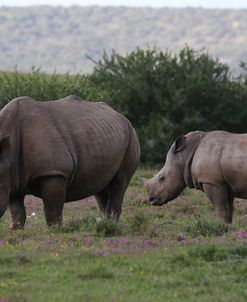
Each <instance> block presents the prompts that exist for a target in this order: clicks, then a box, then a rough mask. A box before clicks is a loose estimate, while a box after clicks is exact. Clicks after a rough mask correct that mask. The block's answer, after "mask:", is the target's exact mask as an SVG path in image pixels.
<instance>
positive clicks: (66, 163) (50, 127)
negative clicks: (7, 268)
mask: <svg viewBox="0 0 247 302" xmlns="http://www.w3.org/2000/svg"><path fill="white" fill-rule="evenodd" d="M139 156H140V148H139V141H138V138H137V136H136V133H135V131H134V129H133V127H132V125H131V124H130V122H129V121H128V120H127V119H126V118H125V117H123V116H122V115H120V114H119V113H117V112H116V111H114V110H113V109H112V108H110V107H109V106H108V105H106V104H104V103H93V102H86V101H83V100H81V99H80V98H79V97H77V96H68V97H67V98H65V99H62V100H59V101H49V102H37V101H34V100H32V99H31V98H29V97H20V98H17V99H14V100H12V101H11V102H10V103H9V104H7V105H6V106H5V107H4V108H3V109H2V110H1V111H0V217H2V215H3V214H4V212H5V210H6V208H7V206H8V207H9V210H10V213H11V217H12V228H13V229H19V228H23V227H24V224H25V220H26V211H25V207H24V197H25V195H26V194H33V195H35V196H37V197H40V198H42V199H43V203H44V212H45V216H46V220H47V224H48V225H54V224H61V222H62V212H63V205H64V202H68V201H74V200H79V199H82V198H85V197H88V196H90V195H95V197H96V199H97V202H98V205H99V208H100V210H101V211H102V212H104V213H106V214H107V215H108V216H109V215H114V217H116V219H119V216H120V214H121V208H122V201H123V197H124V194H125V191H126V189H127V186H128V184H129V181H130V179H131V177H132V175H133V174H134V172H135V170H136V167H137V164H138V161H139Z"/></svg>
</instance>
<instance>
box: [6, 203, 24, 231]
mask: <svg viewBox="0 0 247 302" xmlns="http://www.w3.org/2000/svg"><path fill="white" fill-rule="evenodd" d="M9 210H10V215H11V220H12V223H11V225H10V228H11V229H12V230H20V229H23V228H24V225H25V222H26V210H25V206H24V199H20V200H11V201H10V202H9Z"/></svg>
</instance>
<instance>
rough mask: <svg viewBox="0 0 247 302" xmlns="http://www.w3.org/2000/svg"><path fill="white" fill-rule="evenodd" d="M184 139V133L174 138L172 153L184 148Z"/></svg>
mask: <svg viewBox="0 0 247 302" xmlns="http://www.w3.org/2000/svg"><path fill="white" fill-rule="evenodd" d="M185 140H186V137H185V136H184V135H181V136H179V137H178V138H177V139H176V141H175V143H174V147H173V153H177V152H180V151H182V150H183V149H184V148H185Z"/></svg>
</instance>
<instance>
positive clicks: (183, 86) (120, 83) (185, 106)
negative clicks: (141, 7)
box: [0, 47, 247, 164]
mask: <svg viewBox="0 0 247 302" xmlns="http://www.w3.org/2000/svg"><path fill="white" fill-rule="evenodd" d="M69 94H76V95H79V96H81V97H82V98H84V99H86V100H94V101H105V102H106V103H108V104H109V105H111V106H112V107H113V108H115V109H116V110H118V111H119V112H121V113H123V114H124V115H125V116H126V117H127V118H128V119H129V120H130V121H131V122H132V124H133V125H134V126H135V128H136V130H137V132H138V135H139V138H140V142H141V147H142V162H143V163H149V164H153V163H159V162H160V161H161V159H162V157H164V155H165V154H166V152H167V150H168V148H169V147H170V145H171V143H172V142H173V140H174V139H175V138H176V137H177V136H178V135H181V134H183V133H187V132H189V131H193V130H204V131H209V130H215V129H224V130H228V131H233V132H247V122H246V121H247V68H246V65H245V64H244V63H242V73H241V75H240V76H238V77H237V78H234V77H233V76H232V74H231V70H230V68H229V66H228V65H226V64H222V63H221V62H219V60H218V59H214V58H212V57H211V56H210V55H209V54H208V53H206V52H205V51H202V52H197V51H194V50H193V49H191V48H188V47H186V48H184V49H182V50H181V51H180V52H179V53H178V54H172V53H170V52H162V51H160V50H159V49H149V50H142V49H136V50H135V51H133V52H131V53H130V54H129V55H127V56H122V55H120V54H118V53H116V52H113V53H112V54H110V55H108V54H107V53H104V55H103V57H102V58H101V59H100V60H99V61H98V62H96V65H95V67H94V70H93V72H92V73H91V74H90V75H80V74H78V75H76V76H70V75H69V74H67V75H58V74H56V73H54V74H52V75H44V74H42V73H41V72H39V70H35V69H33V72H32V73H29V74H24V73H19V72H18V71H16V72H15V73H2V74H0V100H1V106H4V105H5V104H6V103H7V102H8V101H10V100H11V99H13V98H14V97H17V96H21V95H28V96H31V97H33V98H35V99H37V100H43V101H45V100H50V99H59V98H62V97H65V96H67V95H69Z"/></svg>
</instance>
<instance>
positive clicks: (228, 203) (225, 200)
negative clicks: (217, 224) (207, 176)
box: [203, 184, 234, 223]
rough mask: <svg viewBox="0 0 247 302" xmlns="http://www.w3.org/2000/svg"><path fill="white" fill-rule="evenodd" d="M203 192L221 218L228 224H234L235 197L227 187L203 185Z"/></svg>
mask: <svg viewBox="0 0 247 302" xmlns="http://www.w3.org/2000/svg"><path fill="white" fill-rule="evenodd" d="M203 190H204V192H205V194H206V195H207V197H208V199H209V200H210V201H211V202H212V204H213V205H214V206H215V208H216V210H217V213H218V215H219V217H221V218H222V219H224V220H225V222H227V223H231V222H232V216H233V200H234V196H233V195H232V194H231V193H230V192H229V190H228V188H227V186H225V185H222V186H215V185H211V184H203Z"/></svg>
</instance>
